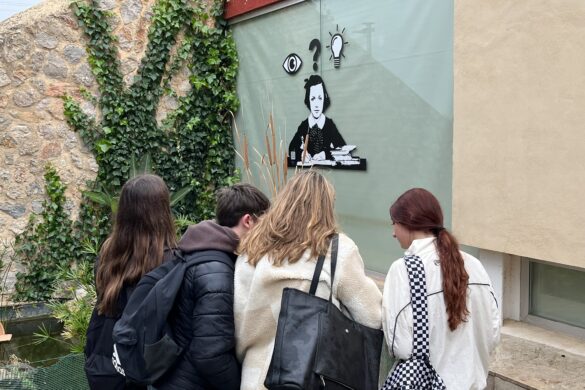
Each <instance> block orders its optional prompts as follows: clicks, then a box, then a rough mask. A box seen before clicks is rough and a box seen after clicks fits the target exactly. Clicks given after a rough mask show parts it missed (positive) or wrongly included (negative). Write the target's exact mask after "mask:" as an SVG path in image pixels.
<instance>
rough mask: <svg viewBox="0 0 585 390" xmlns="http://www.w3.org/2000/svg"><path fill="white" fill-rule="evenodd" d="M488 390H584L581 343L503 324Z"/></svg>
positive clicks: (584, 348) (512, 323) (584, 352)
mask: <svg viewBox="0 0 585 390" xmlns="http://www.w3.org/2000/svg"><path fill="white" fill-rule="evenodd" d="M490 368H491V370H490V371H491V372H490V380H489V382H488V387H487V389H488V390H491V389H495V390H512V389H530V390H534V389H538V390H549V389H551V390H552V389H555V390H556V389H571V390H574V389H585V340H581V339H578V338H573V337H570V336H566V335H563V334H560V333H556V332H552V331H549V330H545V329H542V328H538V327H536V326H533V325H529V324H526V323H522V322H516V321H509V320H506V321H505V322H504V327H503V328H502V339H501V342H500V344H499V346H498V347H497V348H496V350H495V351H494V354H493V355H492V362H491V365H490Z"/></svg>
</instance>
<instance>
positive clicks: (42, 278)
mask: <svg viewBox="0 0 585 390" xmlns="http://www.w3.org/2000/svg"><path fill="white" fill-rule="evenodd" d="M66 188H67V187H66V186H65V185H64V184H63V183H62V182H61V179H60V177H59V175H58V174H57V171H56V170H55V168H54V167H52V166H51V165H47V166H46V168H45V190H46V192H47V198H46V199H45V201H44V202H43V212H42V213H41V214H40V220H38V221H37V219H36V218H35V216H34V214H31V218H30V220H29V223H28V225H27V228H26V229H25V231H24V232H23V233H21V234H19V235H18V236H16V239H15V243H14V255H15V257H16V258H17V259H18V260H19V262H20V263H21V264H23V265H24V266H25V267H26V272H19V273H18V274H17V275H16V280H17V282H16V296H15V299H16V300H22V301H44V300H47V299H49V298H50V297H51V294H52V292H53V290H54V284H55V281H56V279H57V278H58V276H59V272H60V269H61V268H62V267H65V266H67V265H69V264H70V263H71V261H72V260H73V255H74V253H75V252H76V248H77V244H76V242H75V240H74V237H73V234H72V232H73V228H72V221H71V219H70V218H69V215H68V214H67V211H66V210H65V208H64V205H65V200H66V199H65V190H66Z"/></svg>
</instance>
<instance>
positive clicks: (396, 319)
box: [383, 188, 500, 390]
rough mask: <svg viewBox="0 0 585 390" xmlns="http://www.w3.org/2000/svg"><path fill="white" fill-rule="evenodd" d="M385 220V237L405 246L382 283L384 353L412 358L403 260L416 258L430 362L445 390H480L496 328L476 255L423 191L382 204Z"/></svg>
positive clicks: (495, 309)
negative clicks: (388, 226)
mask: <svg viewBox="0 0 585 390" xmlns="http://www.w3.org/2000/svg"><path fill="white" fill-rule="evenodd" d="M390 218H391V219H392V226H393V237H395V238H396V239H397V240H398V242H399V243H400V246H401V247H402V248H403V249H405V250H406V251H405V254H404V257H402V258H400V259H399V260H397V261H396V262H394V263H393V264H392V266H391V267H390V271H389V272H388V275H387V277H386V283H385V285H384V298H383V316H384V318H383V326H384V333H385V335H386V341H387V343H388V348H389V350H390V354H391V355H392V356H393V357H394V358H396V359H398V360H399V361H404V360H406V359H409V358H410V357H411V356H412V355H413V342H414V340H413V333H414V331H413V328H414V327H415V326H414V324H413V308H412V297H411V288H410V284H409V271H408V270H409V269H411V268H410V267H411V266H410V265H409V267H408V269H407V264H406V261H411V260H410V259H416V260H415V261H419V260H418V259H420V263H419V264H421V265H422V267H423V268H424V279H426V283H425V284H426V309H427V320H426V321H425V320H424V319H423V320H422V321H424V322H425V323H426V325H427V326H428V331H427V332H426V334H427V336H426V337H428V354H429V356H428V357H429V361H430V364H431V365H432V367H434V369H435V370H436V372H437V374H438V375H439V376H440V377H441V379H442V380H443V382H444V384H445V386H446V388H447V389H449V390H451V389H461V390H463V389H465V390H468V389H484V388H485V387H486V378H487V375H488V361H489V355H490V352H491V351H492V350H493V349H494V347H495V346H496V344H497V342H498V340H499V331H500V314H499V309H498V306H497V302H496V299H495V296H494V292H493V289H492V287H491V282H490V279H489V277H488V275H487V272H486V271H485V269H484V268H483V266H482V264H481V263H480V262H479V260H477V259H476V258H475V257H473V256H471V255H469V254H467V253H465V252H462V251H461V250H460V249H459V245H458V243H457V240H456V239H455V237H454V236H453V235H452V234H451V233H450V232H449V231H448V230H447V229H445V227H444V226H443V212H442V210H441V206H440V205H439V202H438V200H437V198H435V196H434V195H433V194H431V193H430V192H429V191H427V190H425V189H422V188H413V189H411V190H408V191H406V192H405V193H404V194H402V195H401V196H400V197H399V198H398V199H397V200H396V201H395V202H394V203H393V204H392V206H391V207H390ZM405 259H406V260H405ZM411 272H412V271H411ZM424 279H423V280H424ZM423 295H424V294H423ZM423 307H424V305H423ZM416 310H417V309H416V308H415V311H416ZM418 318H420V317H418ZM423 318H424V317H423ZM418 321H421V320H418ZM426 337H425V338H426ZM418 338H421V336H418ZM418 342H419V343H420V342H421V340H418Z"/></svg>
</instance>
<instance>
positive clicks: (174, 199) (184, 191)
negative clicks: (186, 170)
mask: <svg viewBox="0 0 585 390" xmlns="http://www.w3.org/2000/svg"><path fill="white" fill-rule="evenodd" d="M191 190H193V187H191V186H188V187H183V188H181V189H180V190H178V191H176V192H173V193H172V194H171V207H174V206H176V205H177V203H179V202H180V201H181V200H183V199H184V198H185V197H186V196H187V195H189V193H190V192H191Z"/></svg>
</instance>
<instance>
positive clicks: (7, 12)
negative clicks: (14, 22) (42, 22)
mask: <svg viewBox="0 0 585 390" xmlns="http://www.w3.org/2000/svg"><path fill="white" fill-rule="evenodd" d="M41 1H42V0H0V22H1V21H3V20H5V19H8V18H9V17H11V16H12V15H14V14H17V13H19V12H21V11H24V10H25V9H27V8H30V7H32V6H33V5H36V4H39V3H40V2H41Z"/></svg>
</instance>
